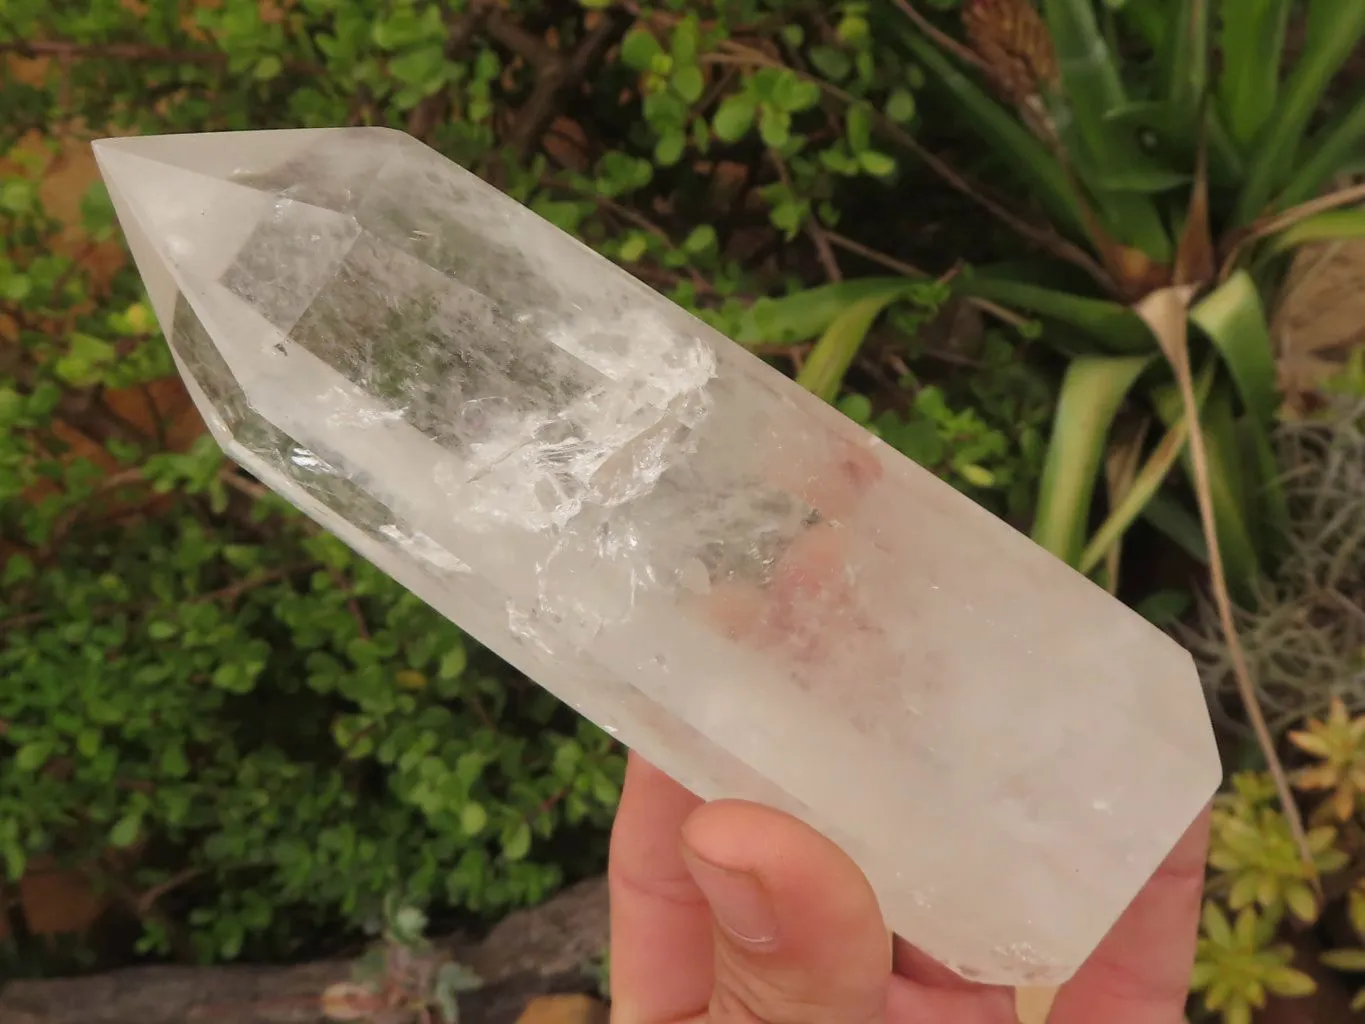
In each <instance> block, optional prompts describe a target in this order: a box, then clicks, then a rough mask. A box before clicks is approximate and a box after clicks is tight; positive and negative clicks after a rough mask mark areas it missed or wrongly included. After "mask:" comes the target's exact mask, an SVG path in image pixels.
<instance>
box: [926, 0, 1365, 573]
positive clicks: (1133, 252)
mask: <svg viewBox="0 0 1365 1024" xmlns="http://www.w3.org/2000/svg"><path fill="white" fill-rule="evenodd" d="M902 6H903V7H905V8H906V9H907V10H908V11H909V12H910V13H911V14H912V15H914V25H913V30H912V31H909V32H907V33H906V35H905V38H906V45H907V46H908V47H909V49H910V52H911V53H913V55H914V57H915V58H916V59H917V60H919V61H920V62H922V63H923V65H924V67H925V68H926V70H927V71H928V73H929V79H930V81H931V82H932V84H933V85H934V87H935V89H934V90H933V91H934V92H935V94H936V95H938V96H940V97H942V98H943V99H944V100H945V101H946V102H947V103H948V104H950V105H951V106H952V109H953V110H954V111H955V112H956V113H957V114H958V116H960V117H962V118H963V120H964V122H965V123H966V124H968V125H970V126H971V127H972V129H973V130H974V131H976V132H977V133H978V134H979V136H980V137H981V139H982V140H983V141H984V142H986V144H988V145H989V146H991V147H992V148H993V149H994V150H995V151H996V152H997V153H998V155H999V156H1000V158H1001V159H1000V164H1001V166H1002V167H1004V168H1006V169H1007V171H1008V172H1009V175H1010V177H1011V178H1012V181H1011V184H1012V185H1013V186H1015V187H1022V188H1023V189H1026V190H1027V191H1028V192H1029V193H1030V194H1031V196H1032V198H1033V199H1034V200H1035V203H1034V205H1035V206H1036V208H1037V209H1039V210H1041V211H1043V212H1044V213H1045V215H1046V217H1047V223H1046V224H1043V223H1040V222H1039V221H1037V220H1035V219H1033V218H1032V215H1031V213H1030V212H1029V211H1025V210H1023V209H1020V210H1019V211H1018V212H1017V213H1016V212H1014V211H1011V210H1006V209H1003V208H1001V207H999V206H996V205H994V204H993V202H992V201H990V200H985V199H984V197H983V201H985V202H986V203H987V206H988V209H989V210H990V211H991V212H993V213H995V214H996V215H997V216H998V217H999V218H1000V219H1001V220H1002V222H1004V223H1005V224H1006V225H1007V226H1009V227H1012V228H1014V229H1015V230H1017V231H1019V232H1020V233H1021V234H1022V235H1023V236H1024V237H1025V238H1026V239H1027V240H1028V241H1029V242H1030V243H1032V244H1033V245H1035V246H1036V247H1038V248H1040V249H1042V250H1043V251H1044V252H1045V253H1046V254H1047V255H1048V257H1049V261H1048V262H1046V263H1044V264H1043V265H1041V266H1038V265H1035V266H1033V267H1031V268H1029V269H1028V270H1023V269H1021V268H1019V267H1015V266H1007V265H1001V266H998V267H989V266H988V267H981V268H975V269H974V270H972V271H971V272H969V273H964V274H962V275H960V276H959V277H958V279H957V287H958V290H959V291H960V292H961V293H963V294H967V295H972V296H976V297H979V298H985V299H991V300H994V301H998V302H1002V303H1005V304H1007V305H1012V306H1015V307H1017V308H1021V309H1024V310H1026V311H1028V312H1029V313H1030V314H1032V315H1036V316H1038V317H1040V318H1042V320H1043V321H1044V322H1045V323H1046V324H1048V325H1049V326H1050V330H1049V331H1048V332H1047V334H1046V335H1045V337H1048V338H1050V339H1052V340H1054V341H1056V342H1057V343H1059V344H1062V345H1063V346H1065V347H1066V349H1067V351H1068V352H1069V353H1070V354H1072V355H1077V354H1080V355H1081V357H1082V358H1083V360H1084V362H1083V363H1082V365H1081V367H1080V368H1078V369H1077V370H1076V372H1073V373H1072V374H1069V375H1068V377H1067V379H1066V381H1065V382H1064V384H1063V391H1062V396H1061V399H1060V401H1059V403H1058V413H1057V419H1056V422H1055V426H1054V430H1053V436H1052V443H1051V447H1050V449H1049V459H1048V464H1047V467H1046V469H1045V477H1044V483H1043V485H1042V487H1041V492H1040V493H1041V495H1042V496H1043V501H1044V503H1043V504H1042V505H1040V507H1039V514H1038V517H1037V520H1036V522H1035V526H1034V537H1035V539H1037V540H1038V541H1039V542H1040V543H1042V544H1044V546H1046V547H1048V548H1049V549H1050V550H1052V551H1053V552H1054V553H1056V554H1057V555H1058V556H1059V557H1062V558H1065V559H1067V560H1069V561H1072V562H1073V563H1075V564H1080V563H1081V559H1082V554H1083V552H1085V551H1086V544H1085V535H1086V532H1087V529H1088V520H1089V516H1090V513H1091V495H1092V494H1093V491H1094V489H1095V484H1096V480H1097V478H1098V477H1099V474H1100V469H1101V466H1102V464H1103V461H1104V457H1105V450H1106V447H1107V445H1109V444H1110V443H1113V442H1111V440H1110V437H1109V435H1110V429H1111V425H1112V424H1113V423H1114V422H1115V419H1116V417H1118V416H1119V415H1120V412H1121V410H1122V409H1124V408H1125V399H1127V398H1128V397H1129V396H1130V394H1141V395H1144V396H1146V401H1145V406H1146V411H1145V415H1146V416H1148V417H1151V418H1152V420H1153V421H1154V423H1155V424H1156V425H1158V426H1159V427H1161V428H1162V429H1164V430H1165V431H1166V434H1165V437H1164V438H1163V439H1162V440H1161V442H1160V443H1159V444H1158V446H1157V447H1156V449H1155V450H1154V451H1153V452H1152V453H1151V454H1150V456H1149V457H1148V460H1147V462H1146V464H1145V466H1144V468H1143V470H1142V471H1141V472H1142V473H1143V474H1145V475H1147V476H1149V477H1150V481H1149V483H1150V484H1151V485H1152V486H1149V487H1147V488H1146V489H1144V492H1143V495H1144V498H1145V500H1143V501H1129V502H1123V501H1121V500H1119V499H1117V498H1116V497H1114V496H1112V495H1111V500H1110V522H1109V523H1106V526H1105V527H1104V528H1102V529H1104V530H1106V531H1107V533H1106V537H1107V539H1108V541H1109V542H1110V543H1111V544H1117V543H1119V542H1120V541H1121V538H1122V533H1123V530H1124V528H1125V527H1126V526H1127V525H1128V524H1130V523H1131V522H1133V521H1134V520H1135V519H1136V518H1137V517H1139V516H1141V515H1143V514H1144V512H1145V511H1146V509H1147V508H1148V507H1149V506H1148V504H1147V502H1149V501H1151V500H1152V498H1153V497H1155V495H1156V494H1157V493H1158V491H1157V487H1156V486H1155V485H1157V484H1159V483H1160V482H1161V480H1162V479H1163V478H1165V476H1166V475H1167V474H1168V473H1169V471H1170V469H1171V468H1173V466H1174V464H1175V463H1176V462H1177V461H1182V460H1183V461H1184V464H1185V467H1186V469H1187V470H1188V471H1189V473H1190V474H1191V476H1195V475H1196V474H1195V471H1196V469H1197V467H1196V465H1195V462H1196V459H1198V453H1197V452H1194V451H1190V452H1185V454H1183V455H1182V454H1181V453H1182V452H1184V451H1185V449H1186V448H1187V444H1186V440H1187V438H1188V436H1189V430H1188V427H1187V426H1186V425H1185V424H1184V422H1183V418H1184V417H1186V416H1189V415H1190V412H1191V410H1190V407H1189V403H1184V404H1183V406H1182V403H1181V402H1178V401H1170V400H1167V399H1165V398H1163V394H1162V391H1161V388H1162V386H1163V385H1162V381H1163V378H1165V379H1169V374H1168V373H1162V372H1160V364H1161V363H1163V362H1171V363H1172V364H1173V365H1174V366H1175V369H1176V376H1177V381H1178V380H1179V374H1180V373H1181V372H1182V366H1183V365H1185V364H1186V363H1188V365H1189V366H1190V367H1192V369H1193V370H1194V371H1195V372H1196V373H1198V372H1199V371H1201V370H1203V369H1204V368H1208V369H1209V371H1210V372H1211V374H1212V376H1211V379H1210V380H1209V383H1208V388H1209V390H1208V391H1207V392H1206V393H1205V394H1204V395H1203V397H1202V398H1201V399H1200V401H1199V402H1198V404H1199V407H1200V408H1201V409H1202V410H1203V411H1202V412H1201V413H1200V417H1201V431H1200V433H1201V434H1202V444H1203V446H1205V447H1206V449H1207V455H1206V457H1205V458H1203V459H1199V461H1201V462H1204V463H1206V464H1207V467H1206V468H1207V473H1206V474H1203V475H1206V476H1208V477H1209V478H1211V479H1210V481H1209V485H1210V486H1209V490H1210V492H1211V497H1212V499H1213V504H1214V508H1213V513H1214V517H1215V519H1216V523H1217V531H1216V533H1217V537H1218V538H1219V545H1220V547H1221V549H1222V556H1223V562H1224V566H1225V569H1226V577H1227V582H1228V584H1229V585H1230V586H1231V587H1232V588H1233V590H1234V592H1236V593H1240V594H1241V595H1243V596H1246V595H1247V594H1248V592H1249V588H1250V587H1251V586H1252V585H1253V582H1254V581H1255V580H1256V579H1257V578H1258V577H1259V576H1260V575H1261V574H1262V573H1263V571H1264V570H1265V569H1267V568H1268V567H1269V566H1271V565H1273V564H1274V562H1275V560H1276V556H1277V554H1278V553H1279V550H1280V549H1279V541H1280V533H1281V531H1282V530H1283V527H1284V519H1283V506H1282V501H1281V500H1280V498H1279V496H1278V494H1277V489H1276V486H1275V480H1274V476H1273V464H1272V460H1271V459H1270V458H1269V443H1268V432H1269V430H1270V427H1271V424H1272V421H1273V419H1274V416H1275V413H1276V408H1277V404H1278V397H1277V394H1276V387H1275V378H1274V369H1273V349H1272V345H1271V342H1270V333H1269V329H1268V326H1267V324H1268V322H1269V314H1270V313H1272V312H1273V303H1274V297H1275V295H1276V292H1277V284H1278V282H1280V281H1281V280H1282V279H1283V274H1284V271H1285V268H1286V266H1287V260H1286V256H1287V254H1288V253H1289V252H1290V251H1291V250H1292V248H1293V247H1294V246H1295V245H1297V244H1301V243H1302V242H1303V241H1306V240H1308V239H1309V238H1313V237H1321V236H1322V234H1323V233H1325V232H1331V233H1333V234H1334V236H1336V237H1346V236H1349V235H1355V236H1358V235H1359V233H1360V232H1361V231H1362V230H1365V222H1362V221H1361V220H1360V218H1359V216H1358V211H1336V212H1332V211H1333V208H1334V207H1339V206H1345V205H1346V204H1349V203H1352V202H1359V201H1360V200H1361V198H1363V197H1365V194H1362V193H1361V191H1360V190H1359V189H1345V190H1342V191H1340V192H1337V193H1335V194H1333V195H1331V196H1329V197H1327V198H1323V199H1319V198H1317V197H1318V195H1319V192H1320V191H1321V190H1322V189H1324V188H1329V187H1331V186H1332V185H1333V184H1334V182H1335V181H1336V180H1337V177H1338V175H1339V174H1340V173H1341V172H1342V171H1343V169H1344V168H1345V167H1346V166H1347V164H1348V162H1349V160H1350V157H1351V154H1352V153H1354V152H1355V151H1356V149H1357V148H1358V147H1359V144H1360V143H1361V141H1362V139H1365V97H1360V96H1347V97H1345V98H1340V99H1339V98H1338V97H1336V96H1335V95H1333V94H1332V93H1331V92H1329V86H1330V84H1331V82H1332V79H1333V77H1334V75H1335V73H1336V72H1337V71H1338V70H1339V69H1340V68H1341V66H1342V65H1343V63H1344V62H1345V60H1346V58H1347V56H1348V55H1349V54H1350V52H1351V51H1352V49H1353V48H1354V47H1355V46H1356V45H1358V44H1359V42H1360V40H1361V39H1362V38H1365V8H1361V7H1359V5H1350V4H1347V5H1342V4H1340V3H1337V2H1335V0H1314V2H1311V3H1309V4H1308V5H1307V11H1306V14H1305V15H1304V17H1305V19H1306V25H1305V32H1306V43H1305V45H1304V48H1303V51H1302V52H1301V53H1299V54H1298V58H1297V61H1296V62H1295V63H1293V64H1292V65H1291V66H1289V67H1288V68H1287V69H1286V70H1285V71H1284V72H1281V71H1280V67H1281V63H1282V62H1281V55H1282V53H1283V50H1284V46H1285V35H1286V34H1285V25H1286V22H1287V19H1288V18H1289V17H1290V16H1291V5H1290V4H1289V3H1288V2H1287V0H1267V2H1264V3H1258V4H1255V5H1250V6H1248V5H1245V4H1241V3H1237V2H1232V0H1228V2H1219V0H1180V2H1179V3H1177V4H1176V5H1175V9H1174V10H1172V11H1170V12H1169V14H1170V15H1171V16H1170V17H1168V18H1163V17H1162V16H1160V15H1159V14H1158V11H1159V9H1160V5H1159V4H1156V3H1154V2H1153V0H1133V2H1129V3H1126V4H1121V5H1112V4H1110V5H1100V4H1098V3H1095V2H1093V0H1043V2H1042V4H1041V10H1038V9H1036V8H1035V7H1034V6H1033V5H1032V4H1031V3H1030V2H1028V0H968V2H967V3H965V4H964V6H963V14H962V18H963V22H964V25H965V30H966V31H965V35H966V39H967V45H963V44H961V43H957V42H954V41H953V40H952V39H950V38H948V37H947V36H945V35H944V34H943V33H942V32H940V31H938V30H937V29H935V28H934V27H933V26H932V25H931V24H930V23H929V22H927V21H926V20H925V18H924V17H923V16H921V15H919V14H918V13H917V12H915V11H914V9H913V7H910V6H909V5H908V4H906V5H902ZM1215 55H1216V57H1217V59H1216V60H1215ZM1324 117H1325V118H1326V120H1325V123H1324ZM964 187H966V186H965V185H964ZM978 195H980V194H979V193H978ZM1310 200H1311V202H1310ZM1291 231H1292V232H1294V233H1293V234H1289V232H1291ZM1172 286H1176V287H1179V288H1182V289H1185V291H1183V292H1181V295H1182V296H1183V298H1182V304H1188V307H1189V313H1188V327H1184V326H1182V327H1180V329H1179V333H1178V334H1177V332H1176V326H1175V318H1179V319H1183V316H1181V313H1180V311H1178V310H1176V311H1167V312H1166V313H1165V314H1164V315H1163V316H1162V317H1161V318H1160V322H1159V323H1158V324H1156V326H1155V329H1153V327H1154V324H1153V321H1152V318H1151V317H1150V316H1143V315H1141V314H1142V310H1141V309H1140V308H1138V306H1137V304H1138V303H1140V302H1141V301H1142V300H1143V299H1144V298H1146V297H1148V296H1151V295H1154V294H1156V293H1159V292H1160V291H1161V290H1162V289H1167V288H1170V287H1172ZM1186 330H1189V331H1190V332H1191V338H1190V345H1189V351H1188V354H1187V353H1186V342H1185V340H1184V337H1183V334H1184V332H1185V331H1186ZM1135 388H1137V391H1136V392H1135V391H1134V389H1135ZM1129 405H1130V406H1131V403H1129ZM1196 447H1197V446H1196ZM1244 453H1245V454H1244ZM1116 517H1117V518H1116ZM1149 521H1151V522H1152V523H1153V525H1155V526H1156V527H1157V528H1159V529H1168V528H1169V522H1170V520H1169V517H1167V516H1156V517H1149ZM1085 564H1086V565H1087V566H1088V568H1090V569H1093V568H1094V567H1095V566H1097V565H1098V564H1099V562H1098V560H1097V559H1096V558H1094V557H1087V558H1086V559H1085Z"/></svg>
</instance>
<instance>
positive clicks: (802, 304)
mask: <svg viewBox="0 0 1365 1024" xmlns="http://www.w3.org/2000/svg"><path fill="white" fill-rule="evenodd" d="M914 284H915V282H913V281H911V280H909V279H907V278H904V277H859V278H854V279H853V280H850V281H838V282H836V283H834V284H826V285H819V286H817V287H815V288H806V289H804V290H802V291H799V292H796V293H795V294H793V295H784V296H781V297H780V298H769V297H764V298H761V299H759V300H758V301H757V302H755V303H754V304H753V305H752V306H751V307H749V309H748V310H746V311H745V313H744V316H743V317H742V318H741V319H740V325H739V331H738V332H737V334H736V336H735V340H736V341H737V342H739V343H740V344H741V345H761V344H778V343H792V342H798V341H809V340H810V339H811V338H815V337H818V336H819V335H821V334H823V333H824V332H825V331H827V330H828V329H829V326H830V324H832V323H834V321H835V320H836V319H837V318H838V317H839V315H840V314H841V313H843V312H844V310H846V309H847V308H848V307H849V306H850V305H852V304H853V303H855V302H857V301H859V300H860V299H865V298H870V297H872V296H877V295H883V294H886V293H887V292H891V291H908V290H909V289H910V288H911V287H912V286H913V285H914Z"/></svg>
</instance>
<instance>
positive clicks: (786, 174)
mask: <svg viewBox="0 0 1365 1024" xmlns="http://www.w3.org/2000/svg"><path fill="white" fill-rule="evenodd" d="M768 154H769V155H770V156H771V157H772V160H773V164H774V165H776V167H777V176H778V177H779V178H781V179H782V184H783V185H784V186H785V187H786V189H787V191H788V192H789V193H791V194H792V196H795V195H796V186H795V185H794V184H793V183H792V176H791V171H789V170H788V169H787V162H786V161H785V160H783V159H782V154H781V153H779V152H778V151H777V150H775V149H769V150H768ZM805 230H806V235H807V236H808V237H809V238H810V240H811V242H812V243H813V244H814V245H815V252H816V255H818V256H819V257H820V265H821V266H822V267H824V268H825V276H826V277H828V278H829V279H830V281H831V282H832V283H837V282H839V281H842V280H843V279H844V272H843V271H842V270H840V269H839V260H838V259H837V258H836V257H835V255H834V250H833V249H831V248H830V244H829V239H828V238H827V237H825V229H824V227H823V226H822V225H820V224H819V223H818V222H817V221H816V219H815V214H814V212H813V211H812V213H811V216H809V217H807V218H806V225H805Z"/></svg>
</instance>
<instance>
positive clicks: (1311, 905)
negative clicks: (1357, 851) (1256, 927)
mask: <svg viewBox="0 0 1365 1024" xmlns="http://www.w3.org/2000/svg"><path fill="white" fill-rule="evenodd" d="M1274 800H1275V785H1274V782H1273V781H1271V780H1270V779H1269V778H1268V777H1266V776H1264V775H1259V774H1253V773H1242V774H1239V775H1236V776H1234V777H1233V779H1232V789H1231V790H1230V791H1229V792H1226V793H1222V794H1220V795H1219V796H1218V797H1217V799H1216V800H1215V801H1214V811H1213V833H1212V839H1211V841H1210V845H1209V866H1210V867H1211V868H1213V869H1214V872H1215V874H1214V876H1213V878H1212V879H1211V881H1210V883H1209V889H1210V891H1211V892H1215V893H1223V894H1225V895H1226V899H1227V903H1228V906H1229V907H1231V908H1232V909H1233V910H1234V911H1240V910H1243V909H1245V908H1247V907H1250V906H1252V905H1253V904H1255V905H1257V906H1259V907H1261V908H1262V909H1264V910H1267V911H1271V912H1273V913H1275V914H1277V915H1282V914H1283V912H1284V911H1285V910H1288V911H1289V912H1290V913H1292V914H1293V915H1294V916H1295V917H1297V918H1298V919H1299V920H1300V921H1303V922H1305V923H1312V922H1313V921H1316V920H1317V919H1318V915H1319V914H1320V913H1321V912H1322V906H1321V902H1320V898H1319V895H1318V893H1317V892H1316V891H1315V890H1314V888H1313V884H1312V883H1313V881H1314V878H1313V876H1312V875H1311V874H1310V869H1309V866H1307V865H1305V864H1304V863H1303V862H1302V860H1301V859H1300V857H1299V853H1298V849H1297V846H1296V844H1295V839H1294V836H1293V833H1292V832H1291V830H1290V827H1289V823H1288V821H1287V820H1286V819H1285V816H1284V814H1283V813H1282V812H1281V811H1279V810H1278V809H1276V808H1275V806H1274ZM1308 847H1309V849H1310V850H1311V851H1312V854H1313V863H1312V868H1313V869H1316V871H1317V872H1318V873H1320V874H1330V873H1332V872H1334V871H1339V870H1340V869H1341V868H1343V867H1345V866H1346V864H1347V863H1348V862H1349V861H1350V856H1349V854H1347V853H1346V852H1345V851H1344V850H1343V849H1341V847H1340V845H1339V844H1338V832H1337V829H1336V828H1335V827H1333V826H1331V825H1322V826H1319V827H1317V828H1314V829H1312V830H1311V831H1309V833H1308Z"/></svg>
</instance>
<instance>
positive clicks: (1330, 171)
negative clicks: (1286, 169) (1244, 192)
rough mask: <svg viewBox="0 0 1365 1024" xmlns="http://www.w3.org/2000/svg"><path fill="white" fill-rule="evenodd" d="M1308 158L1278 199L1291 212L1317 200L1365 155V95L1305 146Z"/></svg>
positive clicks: (1358, 96) (1279, 205)
mask: <svg viewBox="0 0 1365 1024" xmlns="http://www.w3.org/2000/svg"><path fill="white" fill-rule="evenodd" d="M1304 148H1305V151H1306V154H1307V155H1306V156H1305V158H1304V159H1303V161H1302V162H1301V163H1300V164H1299V166H1298V167H1297V168H1296V169H1295V170H1294V173H1293V176H1292V177H1291V178H1290V179H1289V184H1287V185H1285V187H1284V189H1283V190H1282V191H1281V192H1280V194H1279V195H1278V196H1276V198H1275V208H1276V209H1277V210H1287V209H1289V208H1291V207H1294V206H1298V205H1299V204H1300V203H1306V202H1308V201H1309V200H1310V199H1315V198H1317V196H1318V194H1319V192H1321V191H1322V189H1323V188H1324V187H1326V186H1327V185H1328V184H1330V183H1331V181H1332V179H1333V178H1334V177H1336V176H1337V175H1338V174H1349V173H1350V167H1351V163H1352V161H1353V160H1356V159H1359V158H1360V156H1361V154H1362V153H1365V92H1361V93H1357V94H1356V95H1355V96H1353V97H1351V98H1350V99H1348V100H1346V101H1345V103H1344V106H1343V109H1342V112H1341V113H1340V114H1338V115H1337V116H1336V117H1335V118H1334V119H1333V120H1332V121H1330V122H1328V124H1326V125H1325V126H1324V127H1323V128H1322V129H1320V130H1319V131H1318V133H1317V134H1316V135H1314V136H1313V137H1312V138H1311V139H1309V140H1308V142H1307V143H1305V146H1304Z"/></svg>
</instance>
